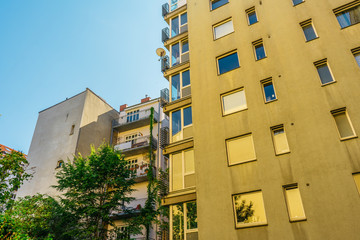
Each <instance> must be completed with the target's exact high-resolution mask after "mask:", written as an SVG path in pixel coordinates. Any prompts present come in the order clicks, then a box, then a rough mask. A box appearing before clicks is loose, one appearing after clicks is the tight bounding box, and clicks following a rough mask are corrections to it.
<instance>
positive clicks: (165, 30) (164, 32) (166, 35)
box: [161, 27, 170, 43]
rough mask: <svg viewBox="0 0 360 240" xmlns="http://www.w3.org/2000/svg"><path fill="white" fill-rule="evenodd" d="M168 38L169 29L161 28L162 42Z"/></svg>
mask: <svg viewBox="0 0 360 240" xmlns="http://www.w3.org/2000/svg"><path fill="white" fill-rule="evenodd" d="M169 38H170V30H169V28H168V27H166V28H163V29H162V30H161V41H162V42H163V43H164V42H166V41H167V40H169Z"/></svg>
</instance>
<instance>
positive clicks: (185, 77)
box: [182, 70, 190, 87]
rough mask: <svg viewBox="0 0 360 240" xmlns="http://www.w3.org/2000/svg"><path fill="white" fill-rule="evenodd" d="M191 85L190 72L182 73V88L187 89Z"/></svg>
mask: <svg viewBox="0 0 360 240" xmlns="http://www.w3.org/2000/svg"><path fill="white" fill-rule="evenodd" d="M187 85H190V70H187V71H185V72H183V73H182V86H183V87H185V86H187Z"/></svg>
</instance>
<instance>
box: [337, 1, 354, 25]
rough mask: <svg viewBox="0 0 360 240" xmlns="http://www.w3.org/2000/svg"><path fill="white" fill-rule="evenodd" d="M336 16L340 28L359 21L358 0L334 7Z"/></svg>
mask: <svg viewBox="0 0 360 240" xmlns="http://www.w3.org/2000/svg"><path fill="white" fill-rule="evenodd" d="M334 13H335V15H336V18H337V20H338V22H339V24H340V27H341V28H345V27H348V26H351V25H354V24H357V23H359V22H360V2H359V1H353V2H351V3H349V4H346V5H344V6H341V7H338V8H337V9H334Z"/></svg>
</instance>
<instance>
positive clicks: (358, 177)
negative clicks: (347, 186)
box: [353, 173, 360, 194]
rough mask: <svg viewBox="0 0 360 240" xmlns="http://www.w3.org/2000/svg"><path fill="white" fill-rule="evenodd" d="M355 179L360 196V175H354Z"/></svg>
mask: <svg viewBox="0 0 360 240" xmlns="http://www.w3.org/2000/svg"><path fill="white" fill-rule="evenodd" d="M353 177H354V181H355V185H356V188H357V190H358V192H359V194H360V173H354V174H353Z"/></svg>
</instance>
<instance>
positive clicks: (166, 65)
mask: <svg viewBox="0 0 360 240" xmlns="http://www.w3.org/2000/svg"><path fill="white" fill-rule="evenodd" d="M169 68H170V62H169V56H165V57H163V58H161V72H165V71H166V70H168V69H169Z"/></svg>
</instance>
